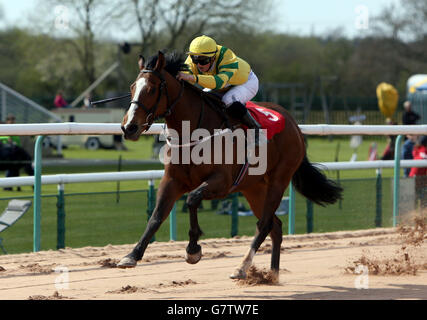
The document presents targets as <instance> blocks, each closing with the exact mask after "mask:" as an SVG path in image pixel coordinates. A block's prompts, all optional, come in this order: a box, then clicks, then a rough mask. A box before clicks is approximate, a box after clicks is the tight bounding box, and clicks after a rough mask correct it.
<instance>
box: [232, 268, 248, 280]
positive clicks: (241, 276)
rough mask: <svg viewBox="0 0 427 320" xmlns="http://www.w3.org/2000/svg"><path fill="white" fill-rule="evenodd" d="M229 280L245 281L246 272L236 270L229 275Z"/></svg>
mask: <svg viewBox="0 0 427 320" xmlns="http://www.w3.org/2000/svg"><path fill="white" fill-rule="evenodd" d="M230 279H246V272H244V271H243V270H240V269H237V270H236V271H234V273H233V274H230Z"/></svg>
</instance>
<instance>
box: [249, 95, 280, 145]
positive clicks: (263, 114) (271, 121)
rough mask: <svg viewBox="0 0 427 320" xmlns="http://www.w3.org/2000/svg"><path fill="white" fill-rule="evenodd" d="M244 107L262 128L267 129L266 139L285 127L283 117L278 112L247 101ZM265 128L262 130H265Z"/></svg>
mask: <svg viewBox="0 0 427 320" xmlns="http://www.w3.org/2000/svg"><path fill="white" fill-rule="evenodd" d="M246 108H248V110H249V112H250V113H251V114H252V117H254V119H255V120H256V121H258V123H259V124H260V125H261V127H262V128H263V129H267V139H268V140H270V139H271V138H273V137H274V135H275V134H276V133H279V132H280V131H282V130H283V128H284V127H285V118H284V117H283V115H281V114H280V113H279V112H277V111H274V110H271V109H267V108H265V107H261V106H258V105H256V104H255V103H253V102H252V101H248V102H247V103H246ZM265 131H266V130H264V132H265Z"/></svg>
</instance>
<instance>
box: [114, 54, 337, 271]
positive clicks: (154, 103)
mask: <svg viewBox="0 0 427 320" xmlns="http://www.w3.org/2000/svg"><path fill="white" fill-rule="evenodd" d="M183 61H184V59H183V57H182V56H181V55H179V54H177V53H174V52H173V53H168V54H164V53H162V52H161V51H159V53H158V55H155V56H153V57H151V58H150V59H149V60H148V61H147V62H146V61H145V60H144V58H143V57H142V56H140V58H139V61H138V65H139V69H140V72H139V74H138V76H137V78H136V81H135V82H134V83H133V84H132V85H131V88H130V89H131V103H130V107H129V109H128V111H127V113H126V114H125V116H124V118H123V120H122V130H123V133H124V137H125V139H128V140H133V141H136V140H138V138H139V136H140V135H141V133H142V132H144V131H146V130H148V129H149V128H150V126H151V124H152V123H153V122H154V121H155V120H156V119H159V118H164V119H165V121H166V124H167V127H168V129H171V128H172V129H173V130H176V132H178V134H179V135H180V138H181V135H182V134H183V129H182V123H183V121H189V123H190V131H191V132H193V131H194V130H196V129H198V128H204V129H206V130H208V131H209V132H210V133H212V134H213V133H214V131H215V129H218V128H224V127H228V128H230V129H236V128H237V127H239V123H237V121H235V120H233V119H231V118H229V117H228V116H227V115H226V114H225V112H224V111H223V108H221V107H218V106H217V105H219V104H215V103H212V101H214V100H215V99H212V98H210V97H207V96H208V94H206V93H204V92H203V91H201V90H200V89H198V88H196V87H195V86H193V85H191V84H189V83H187V82H181V81H178V80H177V79H176V75H177V73H178V72H179V71H180V70H182V69H183V66H184V65H183ZM257 104H258V105H260V106H263V107H265V108H268V109H269V110H272V111H275V112H277V113H279V114H280V115H282V116H283V117H284V118H285V121H286V125H285V127H284V129H283V130H282V131H281V132H280V133H277V134H276V135H275V136H274V137H272V138H271V139H270V140H269V141H268V143H267V146H266V148H265V150H266V151H265V152H266V156H267V168H266V170H265V173H264V174H258V175H248V174H245V175H244V176H243V178H242V179H241V181H240V183H239V184H237V185H236V184H235V183H234V182H235V181H236V177H237V176H238V175H239V173H241V168H242V164H240V163H232V164H224V163H221V164H216V163H206V164H205V163H203V164H195V163H193V162H191V163H189V164H181V163H166V164H165V170H164V176H163V178H162V179H161V182H160V185H159V188H158V193H157V201H156V207H155V209H154V211H153V213H152V216H151V218H150V219H149V221H148V224H147V227H146V229H145V232H144V233H143V235H142V237H141V239H140V240H139V242H138V243H137V244H136V246H135V247H134V249H133V250H132V251H131V252H130V253H129V254H128V255H126V256H125V257H123V258H122V259H121V261H120V262H119V264H118V267H120V268H130V267H135V266H136V264H137V261H139V260H141V259H142V256H143V254H144V252H145V250H146V248H147V246H148V244H149V242H150V240H151V238H152V237H153V236H154V234H155V232H156V231H157V230H158V228H159V227H160V225H161V224H162V222H163V221H164V220H165V219H166V218H167V216H168V215H169V212H170V211H171V209H172V207H173V205H174V203H175V201H177V200H178V199H180V198H181V196H182V195H183V194H185V193H189V194H188V197H187V200H186V201H187V205H188V208H189V212H190V214H189V217H190V230H189V243H188V246H187V248H186V261H187V262H188V263H191V264H194V263H197V262H198V261H199V260H200V259H201V257H202V253H201V247H200V245H199V244H197V241H198V239H199V237H200V236H201V235H202V231H201V228H200V226H199V223H198V219H197V209H198V207H199V205H200V204H201V201H202V200H211V199H221V198H225V197H226V196H227V195H228V194H229V193H231V192H241V193H242V194H243V195H244V196H245V198H246V199H247V201H248V203H249V205H250V207H251V209H252V211H253V213H254V215H255V216H256V217H257V218H258V222H257V224H256V234H255V237H254V239H253V241H252V243H251V246H250V248H249V251H248V252H247V254H246V255H245V257H244V259H243V261H242V263H241V265H239V266H238V267H237V269H236V270H235V271H234V273H232V274H231V275H230V277H231V278H232V279H243V278H245V277H246V275H247V270H248V269H249V267H250V266H251V264H252V260H253V257H254V255H255V253H256V251H257V249H258V248H259V247H260V245H261V244H262V243H263V241H264V240H265V238H266V237H267V235H268V234H270V237H271V239H272V254H271V271H272V272H273V275H275V276H276V277H277V278H278V275H279V261H280V246H281V243H282V223H281V221H280V219H279V218H278V217H277V216H276V215H275V212H276V210H277V208H278V206H279V204H280V202H281V199H282V196H283V193H284V191H285V190H286V188H287V186H288V185H289V183H290V182H291V181H292V182H293V185H294V186H295V188H296V190H297V191H298V192H299V193H301V194H302V195H303V196H305V197H306V198H308V199H310V200H311V201H313V202H315V203H317V204H320V205H327V204H332V203H335V202H336V201H337V200H338V199H341V193H342V189H341V187H340V186H338V185H337V184H336V183H335V182H333V181H331V180H329V179H327V178H326V176H325V175H324V174H323V173H322V172H321V171H320V169H318V168H316V167H315V166H314V165H313V164H312V163H310V162H309V160H308V159H307V156H306V146H305V141H304V137H303V134H302V133H301V131H300V129H299V127H298V125H297V123H296V122H295V120H294V119H293V118H292V117H291V115H290V114H289V113H288V112H287V111H286V110H285V109H284V108H283V107H281V106H279V105H275V104H273V103H268V102H266V103H261V102H260V103H257ZM206 106H207V107H206ZM233 147H234V146H233ZM171 148H172V147H169V148H166V149H165V150H166V151H165V152H169V153H170V152H171ZM228 151H230V150H228ZM228 151H226V152H228Z"/></svg>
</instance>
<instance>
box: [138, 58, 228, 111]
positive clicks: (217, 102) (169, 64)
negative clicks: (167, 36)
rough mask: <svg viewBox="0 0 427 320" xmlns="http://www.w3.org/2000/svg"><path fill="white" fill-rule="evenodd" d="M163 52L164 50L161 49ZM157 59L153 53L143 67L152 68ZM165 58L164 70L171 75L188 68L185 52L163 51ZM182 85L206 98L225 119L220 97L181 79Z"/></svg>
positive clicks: (174, 75)
mask: <svg viewBox="0 0 427 320" xmlns="http://www.w3.org/2000/svg"><path fill="white" fill-rule="evenodd" d="M162 52H164V51H162ZM157 59H158V56H157V55H154V56H151V57H150V58H148V60H147V62H146V63H145V68H146V69H154V67H155V66H156V63H157ZM165 60H166V65H165V70H166V71H167V72H168V73H169V74H171V75H172V76H173V77H176V76H177V75H178V72H180V71H187V70H188V68H189V67H188V65H187V64H185V63H184V62H185V54H183V53H180V52H177V51H170V52H166V53H165ZM183 83H184V85H185V86H186V87H187V88H190V89H192V90H194V91H195V92H196V93H198V94H200V95H201V96H202V97H204V98H205V99H206V101H207V102H208V104H210V105H211V107H213V108H214V109H215V111H216V112H218V113H219V115H220V117H221V118H222V119H225V117H226V116H225V114H224V111H223V105H222V102H221V98H220V97H218V96H216V95H215V94H213V93H209V92H204V91H203V90H202V88H200V87H198V86H196V85H193V84H191V83H189V82H186V81H183Z"/></svg>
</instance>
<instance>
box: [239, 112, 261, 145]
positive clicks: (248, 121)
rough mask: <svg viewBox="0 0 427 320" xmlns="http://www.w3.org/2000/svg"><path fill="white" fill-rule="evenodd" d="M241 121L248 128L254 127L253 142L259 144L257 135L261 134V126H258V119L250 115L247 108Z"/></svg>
mask: <svg viewBox="0 0 427 320" xmlns="http://www.w3.org/2000/svg"><path fill="white" fill-rule="evenodd" d="M242 123H243V124H244V125H246V126H247V127H248V128H249V129H255V137H254V143H255V145H256V146H259V136H260V134H261V130H262V127H261V126H260V124H259V123H258V121H256V120H255V119H254V118H253V117H252V115H251V113H250V112H249V111H248V110H246V113H245V115H244V116H243V118H242Z"/></svg>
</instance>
